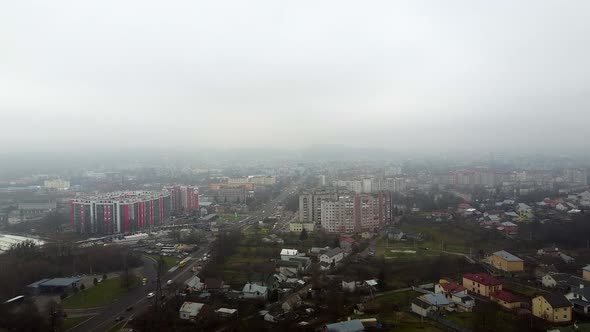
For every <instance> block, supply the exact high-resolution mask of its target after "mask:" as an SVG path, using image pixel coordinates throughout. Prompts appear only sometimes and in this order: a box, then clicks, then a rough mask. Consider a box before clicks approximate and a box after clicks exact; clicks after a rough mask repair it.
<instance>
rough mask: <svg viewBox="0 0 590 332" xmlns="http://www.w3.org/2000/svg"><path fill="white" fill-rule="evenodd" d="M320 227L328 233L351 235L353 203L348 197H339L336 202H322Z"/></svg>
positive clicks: (353, 229) (353, 226) (353, 227)
mask: <svg viewBox="0 0 590 332" xmlns="http://www.w3.org/2000/svg"><path fill="white" fill-rule="evenodd" d="M321 210H322V214H321V225H322V228H323V229H324V230H326V231H328V232H330V233H353V232H354V231H355V225H354V202H353V200H352V199H351V198H350V197H340V198H338V200H336V201H323V202H322V204H321Z"/></svg>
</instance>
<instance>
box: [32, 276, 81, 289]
mask: <svg viewBox="0 0 590 332" xmlns="http://www.w3.org/2000/svg"><path fill="white" fill-rule="evenodd" d="M79 281H80V278H53V279H49V280H47V281H45V282H43V283H40V284H39V286H40V287H68V286H71V285H72V284H73V283H76V282H79Z"/></svg>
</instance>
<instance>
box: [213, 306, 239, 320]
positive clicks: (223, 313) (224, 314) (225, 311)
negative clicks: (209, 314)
mask: <svg viewBox="0 0 590 332" xmlns="http://www.w3.org/2000/svg"><path fill="white" fill-rule="evenodd" d="M215 313H216V314H217V315H218V316H219V317H221V318H230V317H235V316H236V315H237V314H238V309H231V308H219V309H217V310H215Z"/></svg>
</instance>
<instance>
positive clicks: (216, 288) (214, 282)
mask: <svg viewBox="0 0 590 332" xmlns="http://www.w3.org/2000/svg"><path fill="white" fill-rule="evenodd" d="M223 289H224V284H223V280H221V279H217V278H206V279H205V282H204V285H203V290H206V291H207V292H221V291H223Z"/></svg>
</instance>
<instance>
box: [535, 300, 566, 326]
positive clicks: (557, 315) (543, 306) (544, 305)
mask: <svg viewBox="0 0 590 332" xmlns="http://www.w3.org/2000/svg"><path fill="white" fill-rule="evenodd" d="M532 311H533V315H534V316H535V317H539V318H541V319H544V320H546V321H549V322H552V323H561V322H569V321H571V320H572V305H571V303H570V302H569V301H568V300H567V299H566V298H565V296H563V295H561V294H545V295H539V296H537V297H535V298H533V310H532Z"/></svg>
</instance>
